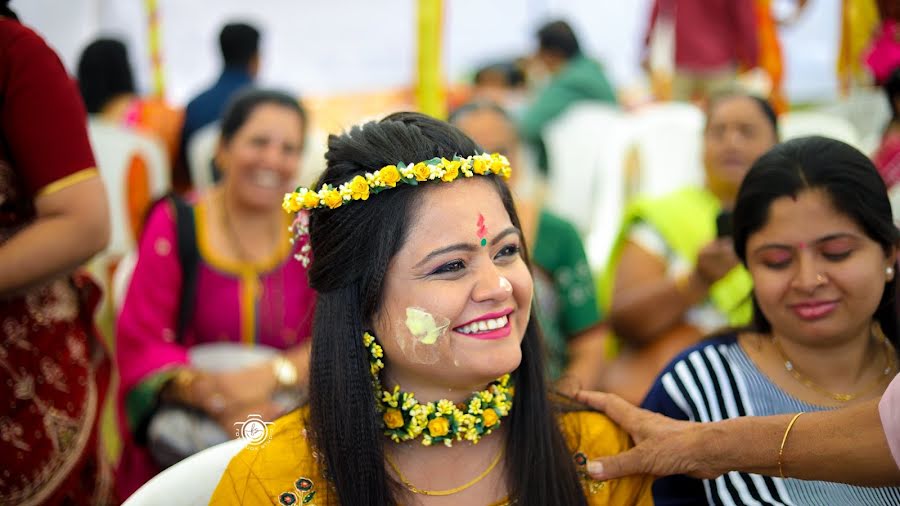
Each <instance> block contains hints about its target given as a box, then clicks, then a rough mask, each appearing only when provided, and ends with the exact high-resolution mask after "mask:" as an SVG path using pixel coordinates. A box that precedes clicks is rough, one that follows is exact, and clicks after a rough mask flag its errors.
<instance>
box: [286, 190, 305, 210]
mask: <svg viewBox="0 0 900 506" xmlns="http://www.w3.org/2000/svg"><path fill="white" fill-rule="evenodd" d="M281 207H282V208H283V209H284V210H285V211H287V212H289V213H296V212H297V211H299V210H301V209H303V200H302V199H300V198H299V194H297V193H285V194H284V201H282V202H281Z"/></svg>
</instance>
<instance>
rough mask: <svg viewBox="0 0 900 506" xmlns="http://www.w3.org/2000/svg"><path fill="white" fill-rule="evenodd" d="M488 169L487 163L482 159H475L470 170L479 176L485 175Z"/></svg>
mask: <svg viewBox="0 0 900 506" xmlns="http://www.w3.org/2000/svg"><path fill="white" fill-rule="evenodd" d="M489 168H490V166H489V162H488V161H487V160H485V159H483V158H476V159H475V161H474V162H472V170H474V171H475V173H476V174H478V175H479V176H483V175H485V174H487V172H488V169H489Z"/></svg>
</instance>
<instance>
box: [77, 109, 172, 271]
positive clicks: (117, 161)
mask: <svg viewBox="0 0 900 506" xmlns="http://www.w3.org/2000/svg"><path fill="white" fill-rule="evenodd" d="M88 133H89V135H90V139H91V147H92V148H93V150H94V157H95V158H96V160H97V169H98V170H99V172H100V177H101V178H102V179H103V183H104V184H105V185H106V193H107V198H108V200H109V215H110V222H111V233H110V240H109V246H108V247H107V249H106V252H105V253H106V254H110V255H119V256H121V255H124V254H125V253H127V252H128V251H130V250H131V249H132V248H134V230H132V225H131V214H130V209H129V202H128V194H129V189H128V178H129V174H128V169H129V167H130V166H131V162H132V160H133V158H134V157H135V156H138V157H140V158H141V159H143V160H144V162H145V164H146V167H147V175H148V178H149V181H147V184H148V190H149V193H150V201H151V202H152V201H153V200H154V199H155V198H156V197H159V196H162V195H163V194H165V193H166V192H168V191H169V189H170V188H171V186H172V183H171V177H172V176H171V171H170V168H169V162H168V159H167V158H166V152H165V149H164V148H163V146H162V144H160V143H159V141H157V140H156V139H154V138H152V137H148V136H145V135H143V134H140V133H137V132H135V131H133V130H129V129H127V128H125V127H122V126H119V125H116V124H114V123H110V122H107V121H103V120H97V119H92V120H91V121H90V122H89V124H88Z"/></svg>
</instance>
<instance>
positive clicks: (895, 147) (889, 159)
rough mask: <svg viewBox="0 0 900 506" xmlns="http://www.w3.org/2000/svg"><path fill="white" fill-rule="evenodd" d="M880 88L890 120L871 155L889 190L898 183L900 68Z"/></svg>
mask: <svg viewBox="0 0 900 506" xmlns="http://www.w3.org/2000/svg"><path fill="white" fill-rule="evenodd" d="M882 88H883V89H884V93H885V98H886V99H887V101H888V105H889V106H890V108H891V119H890V121H889V122H888V124H887V126H885V128H884V133H883V134H882V136H881V144H880V145H879V146H878V149H877V150H876V151H875V154H874V155H872V161H874V162H875V167H876V168H877V169H878V173H879V174H881V178H882V179H884V183H885V184H886V185H887V187H888V190H891V188H893V187H894V186H895V185H896V184H897V183H900V66H898V67H897V68H896V69H894V71H893V72H892V73H891V74H890V76H889V77H888V78H887V80H885V82H884V84H882Z"/></svg>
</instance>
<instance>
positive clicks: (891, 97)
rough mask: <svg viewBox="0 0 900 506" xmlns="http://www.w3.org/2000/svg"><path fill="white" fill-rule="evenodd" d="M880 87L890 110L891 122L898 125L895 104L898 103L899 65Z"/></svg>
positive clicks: (898, 114) (899, 98)
mask: <svg viewBox="0 0 900 506" xmlns="http://www.w3.org/2000/svg"><path fill="white" fill-rule="evenodd" d="M882 87H883V88H884V93H885V95H887V99H888V106H890V108H891V122H892V123H900V109H898V108H897V102H898V101H900V65H898V66H897V68H895V69H894V70H893V72H891V74H890V75H889V76H888V78H887V79H886V80H885V81H884V84H883V85H882ZM888 126H890V123H888Z"/></svg>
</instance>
